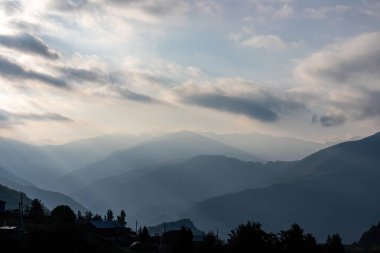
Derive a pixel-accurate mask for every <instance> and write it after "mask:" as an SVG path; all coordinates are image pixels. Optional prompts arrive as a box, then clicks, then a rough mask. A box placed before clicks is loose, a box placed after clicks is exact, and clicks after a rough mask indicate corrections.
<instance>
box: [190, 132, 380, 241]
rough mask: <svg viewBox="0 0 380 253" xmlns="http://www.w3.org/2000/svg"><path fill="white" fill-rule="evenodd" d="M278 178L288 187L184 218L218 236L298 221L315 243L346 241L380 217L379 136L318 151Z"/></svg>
mask: <svg viewBox="0 0 380 253" xmlns="http://www.w3.org/2000/svg"><path fill="white" fill-rule="evenodd" d="M282 176H283V178H286V179H287V180H288V181H289V183H286V184H276V185H273V186H271V187H266V188H261V189H249V190H245V191H241V192H237V193H233V194H228V195H225V196H220V197H216V198H211V199H208V200H205V201H203V202H201V203H199V204H198V205H196V206H195V207H194V208H192V209H191V210H189V211H188V212H186V213H185V214H184V216H185V217H189V218H191V219H192V220H194V222H195V223H197V224H203V225H204V226H205V227H219V228H220V229H221V230H222V231H224V232H228V231H229V230H230V229H231V228H233V227H234V226H236V225H237V224H239V223H242V222H244V221H246V220H249V219H254V220H257V221H260V222H261V223H262V224H264V227H265V228H268V229H269V230H272V231H277V230H280V229H283V228H285V227H287V226H289V224H291V223H294V222H298V223H300V224H301V225H302V226H303V227H304V228H305V229H306V230H307V231H310V232H312V233H314V234H315V235H316V236H317V238H318V239H321V240H324V239H325V238H326V236H327V235H328V234H329V233H332V232H339V233H341V235H342V237H343V238H344V239H345V240H347V241H354V240H358V239H359V237H360V234H361V233H362V232H363V231H364V230H365V229H366V228H367V227H369V226H370V225H371V224H374V223H376V222H377V221H378V220H379V218H380V195H379V192H380V184H379V181H380V134H375V135H373V136H370V137H367V138H365V139H363V140H359V141H352V142H346V143H341V144H338V145H335V146H333V147H330V148H327V149H324V150H321V151H319V152H317V153H315V154H312V155H310V156H308V157H306V158H305V159H303V160H302V161H300V162H298V163H296V164H295V165H293V166H292V167H290V168H289V169H288V170H287V171H286V173H284V174H283V175H282Z"/></svg>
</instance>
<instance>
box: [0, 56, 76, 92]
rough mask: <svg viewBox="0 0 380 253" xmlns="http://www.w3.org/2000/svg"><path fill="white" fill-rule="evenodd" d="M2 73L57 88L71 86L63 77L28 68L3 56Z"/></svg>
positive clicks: (1, 60) (10, 77) (0, 70)
mask: <svg viewBox="0 0 380 253" xmlns="http://www.w3.org/2000/svg"><path fill="white" fill-rule="evenodd" d="M0 74H1V75H2V76H4V77H7V78H9V79H19V80H36V81H40V82H43V83H45V84H48V85H51V86H54V87H57V88H69V85H68V84H67V83H66V82H65V81H64V80H62V79H59V78H56V77H53V76H50V75H47V74H43V73H39V72H36V71H33V70H26V69H24V68H23V67H22V66H20V65H18V64H16V63H13V62H10V61H9V60H8V59H6V58H4V57H2V56H0Z"/></svg>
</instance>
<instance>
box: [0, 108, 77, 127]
mask: <svg viewBox="0 0 380 253" xmlns="http://www.w3.org/2000/svg"><path fill="white" fill-rule="evenodd" d="M25 121H56V122H72V120H71V119H70V118H68V117H65V116H62V115H61V114H58V113H42V114H37V113H11V112H8V111H7V110H3V109H1V108H0V127H1V128H5V127H10V126H11V125H12V124H20V123H24V122H25Z"/></svg>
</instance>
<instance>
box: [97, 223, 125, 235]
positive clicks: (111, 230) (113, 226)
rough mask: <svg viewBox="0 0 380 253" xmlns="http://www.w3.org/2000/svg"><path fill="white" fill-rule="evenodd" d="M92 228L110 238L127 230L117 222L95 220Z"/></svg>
mask: <svg viewBox="0 0 380 253" xmlns="http://www.w3.org/2000/svg"><path fill="white" fill-rule="evenodd" d="M90 226H91V227H92V228H93V229H94V230H95V231H96V232H98V233H100V234H103V235H108V236H114V235H117V234H119V233H120V232H121V231H123V230H125V227H123V226H121V225H120V224H119V223H118V222H117V221H104V220H94V221H91V222H90Z"/></svg>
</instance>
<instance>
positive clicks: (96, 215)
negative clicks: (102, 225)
mask: <svg viewBox="0 0 380 253" xmlns="http://www.w3.org/2000/svg"><path fill="white" fill-rule="evenodd" d="M92 220H95V221H100V220H102V216H100V215H99V214H95V215H94V217H92Z"/></svg>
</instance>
